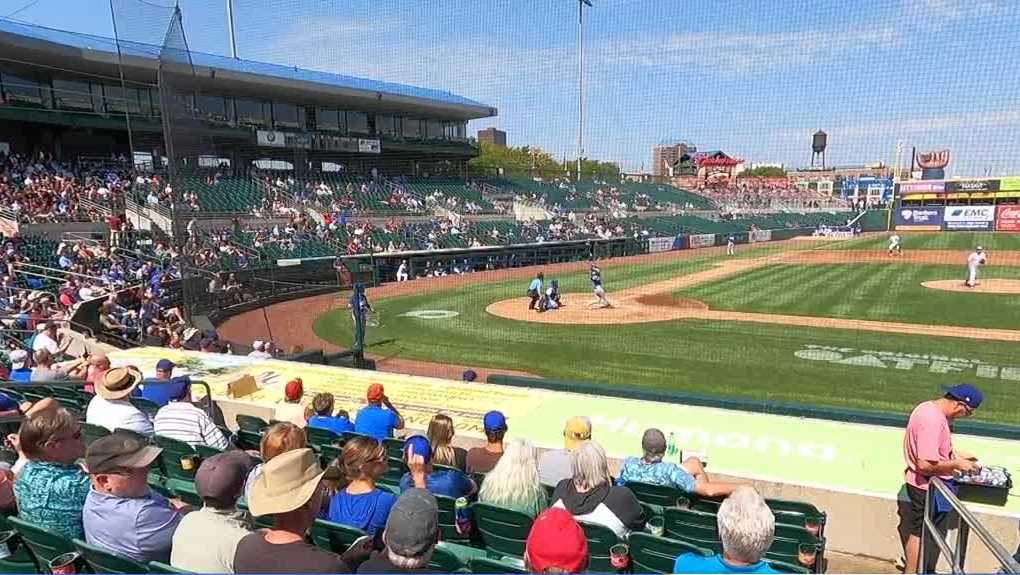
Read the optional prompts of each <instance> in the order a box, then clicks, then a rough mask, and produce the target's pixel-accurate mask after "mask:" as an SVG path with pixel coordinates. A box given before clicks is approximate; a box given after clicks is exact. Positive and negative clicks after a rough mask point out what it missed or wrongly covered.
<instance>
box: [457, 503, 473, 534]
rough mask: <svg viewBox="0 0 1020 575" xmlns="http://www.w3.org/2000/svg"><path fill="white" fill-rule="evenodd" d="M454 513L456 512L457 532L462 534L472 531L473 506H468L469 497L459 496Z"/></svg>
mask: <svg viewBox="0 0 1020 575" xmlns="http://www.w3.org/2000/svg"><path fill="white" fill-rule="evenodd" d="M454 513H455V514H456V519H455V522H456V527H457V533H459V534H461V535H467V534H468V533H470V532H471V508H470V507H468V500H467V497H459V498H457V501H456V502H455V503H454Z"/></svg>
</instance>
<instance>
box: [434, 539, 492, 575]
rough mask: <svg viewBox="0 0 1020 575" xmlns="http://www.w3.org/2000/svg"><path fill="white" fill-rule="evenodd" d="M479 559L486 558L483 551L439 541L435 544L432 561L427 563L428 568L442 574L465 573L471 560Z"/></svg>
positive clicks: (485, 553) (486, 555)
mask: <svg viewBox="0 0 1020 575" xmlns="http://www.w3.org/2000/svg"><path fill="white" fill-rule="evenodd" d="M479 557H488V552H487V551H486V550H485V549H479V548H477V547H471V546H468V545H462V544H460V543H451V542H450V541H440V542H439V543H438V544H436V549H435V551H434V552H433V554H432V560H431V561H429V567H430V568H431V569H435V570H438V571H442V572H444V573H452V572H454V571H466V570H467V566H468V565H469V564H470V563H471V560H472V559H476V558H479Z"/></svg>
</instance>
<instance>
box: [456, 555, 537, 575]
mask: <svg viewBox="0 0 1020 575" xmlns="http://www.w3.org/2000/svg"><path fill="white" fill-rule="evenodd" d="M468 568H469V569H471V572H472V573H527V572H528V571H527V570H526V569H525V568H524V564H523V563H517V562H508V561H500V560H499V559H488V558H486V557H476V558H474V559H472V560H471V561H470V563H469V564H468Z"/></svg>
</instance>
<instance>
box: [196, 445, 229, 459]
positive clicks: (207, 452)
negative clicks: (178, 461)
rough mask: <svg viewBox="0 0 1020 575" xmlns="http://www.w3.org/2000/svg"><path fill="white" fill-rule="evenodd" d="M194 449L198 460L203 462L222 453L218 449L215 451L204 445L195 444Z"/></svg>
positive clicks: (213, 448)
mask: <svg viewBox="0 0 1020 575" xmlns="http://www.w3.org/2000/svg"><path fill="white" fill-rule="evenodd" d="M194 449H195V452H196V453H198V457H199V458H200V459H202V460H203V461H204V460H206V459H209V458H210V457H213V456H216V455H219V454H221V453H223V451H221V450H219V449H216V448H215V447H211V446H209V445H206V444H204V443H197V444H195V447H194Z"/></svg>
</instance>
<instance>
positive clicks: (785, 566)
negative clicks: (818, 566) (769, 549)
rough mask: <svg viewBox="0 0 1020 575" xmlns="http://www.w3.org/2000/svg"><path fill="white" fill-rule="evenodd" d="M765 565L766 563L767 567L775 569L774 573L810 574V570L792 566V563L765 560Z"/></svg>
mask: <svg viewBox="0 0 1020 575" xmlns="http://www.w3.org/2000/svg"><path fill="white" fill-rule="evenodd" d="M765 563H768V566H769V567H771V568H773V569H775V570H776V571H779V572H780V573H810V572H811V570H810V569H808V568H807V567H802V566H800V565H794V564H793V563H787V562H785V561H775V560H772V559H767V560H766V561H765Z"/></svg>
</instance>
